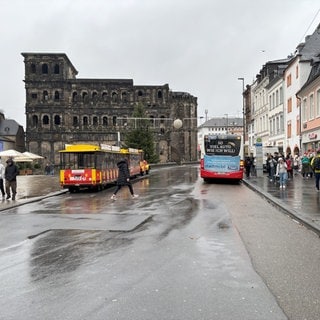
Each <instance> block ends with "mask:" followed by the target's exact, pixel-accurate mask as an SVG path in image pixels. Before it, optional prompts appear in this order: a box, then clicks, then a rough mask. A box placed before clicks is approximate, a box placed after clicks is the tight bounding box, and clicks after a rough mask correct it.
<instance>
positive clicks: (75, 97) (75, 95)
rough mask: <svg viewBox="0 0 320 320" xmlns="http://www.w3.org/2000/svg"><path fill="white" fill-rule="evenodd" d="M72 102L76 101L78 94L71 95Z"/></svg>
mask: <svg viewBox="0 0 320 320" xmlns="http://www.w3.org/2000/svg"><path fill="white" fill-rule="evenodd" d="M72 101H73V102H76V101H78V93H77V92H73V93H72Z"/></svg>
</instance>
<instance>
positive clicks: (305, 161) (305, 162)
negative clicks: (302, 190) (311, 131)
mask: <svg viewBox="0 0 320 320" xmlns="http://www.w3.org/2000/svg"><path fill="white" fill-rule="evenodd" d="M301 165H302V168H301V174H302V177H303V179H306V178H308V177H309V172H310V159H309V157H308V156H307V154H306V153H305V154H304V155H303V157H302V158H301Z"/></svg>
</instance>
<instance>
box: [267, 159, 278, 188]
mask: <svg viewBox="0 0 320 320" xmlns="http://www.w3.org/2000/svg"><path fill="white" fill-rule="evenodd" d="M268 162H269V168H270V176H269V178H270V182H275V178H276V177H275V174H276V166H277V161H276V160H274V158H273V155H270V158H269V160H268Z"/></svg>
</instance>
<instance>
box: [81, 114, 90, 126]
mask: <svg viewBox="0 0 320 320" xmlns="http://www.w3.org/2000/svg"><path fill="white" fill-rule="evenodd" d="M82 122H83V125H84V126H87V125H88V124H89V121H88V117H87V116H84V117H83V118H82Z"/></svg>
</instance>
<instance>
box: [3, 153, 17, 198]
mask: <svg viewBox="0 0 320 320" xmlns="http://www.w3.org/2000/svg"><path fill="white" fill-rule="evenodd" d="M6 163H7V166H6V168H5V171H4V178H5V179H6V194H7V198H6V199H10V198H11V194H10V192H11V193H12V200H15V199H16V194H17V175H18V174H19V170H18V167H17V166H16V165H15V164H14V162H13V160H12V159H11V158H9V159H8V160H7V161H6Z"/></svg>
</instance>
